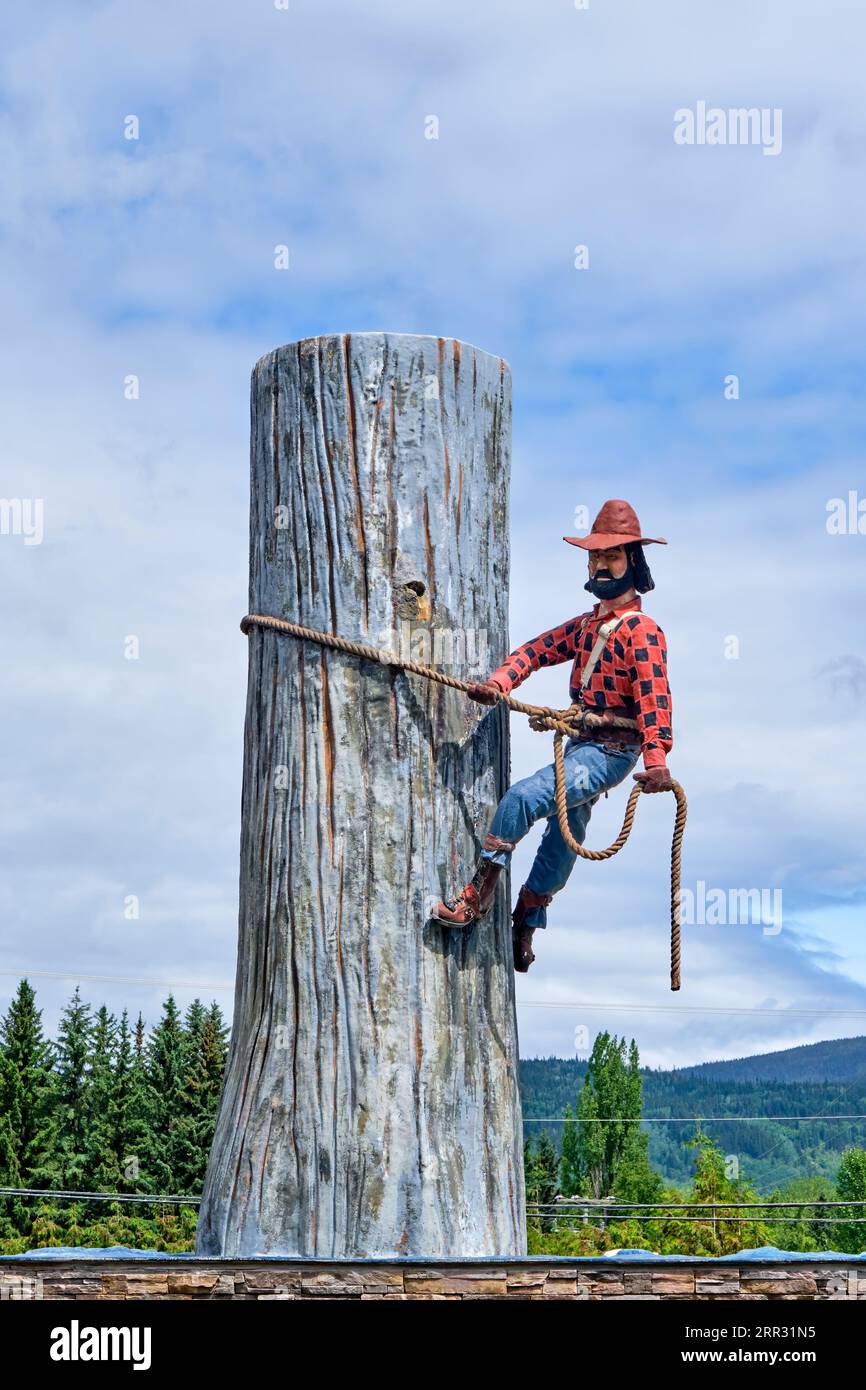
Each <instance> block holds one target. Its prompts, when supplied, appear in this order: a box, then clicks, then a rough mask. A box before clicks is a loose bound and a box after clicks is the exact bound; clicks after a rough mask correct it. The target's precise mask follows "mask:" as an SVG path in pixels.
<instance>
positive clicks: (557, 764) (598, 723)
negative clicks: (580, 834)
mask: <svg viewBox="0 0 866 1390" xmlns="http://www.w3.org/2000/svg"><path fill="white" fill-rule="evenodd" d="M253 627H260V628H266V629H268V630H269V631H271V632H277V633H281V634H285V635H286V636H289V637H297V638H299V639H300V640H301V641H303V642H316V643H318V644H319V645H320V646H322V647H331V648H333V649H334V650H335V651H340V652H348V653H349V654H350V655H351V656H357V657H361V658H362V659H363V660H365V661H376V662H379V664H380V665H382V666H394V667H397V668H398V669H399V670H401V671H409V672H410V673H411V674H412V675H415V676H423V677H424V679H425V680H429V681H434V682H435V683H436V684H437V685H445V686H448V688H449V689H450V690H461V691H463V692H464V693H465V692H466V691H468V690H470V689H471V688H472V687H473V686H474V685H477V684H478V682H477V681H466V680H460V679H459V678H458V677H457V676H447V675H446V674H445V672H444V671H440V670H438V668H437V667H435V666H427V665H425V664H424V662H421V661H404V660H403V659H402V658H401V657H398V656H395V655H394V654H393V653H392V652H386V651H383V650H381V649H380V648H379V647H372V646H369V645H368V644H367V643H366V642H353V641H351V640H350V639H349V638H348V637H338V636H337V635H336V634H335V633H333V632H319V631H318V630H317V629H316V628H312V627H303V626H302V625H301V624H300V623H292V622H289V621H288V619H286V618H274V617H271V616H270V615H268V614H264V613H247V615H246V617H244V618H242V619H241V632H243V633H244V634H245V635H249V632H250V629H251V628H253ZM496 703H497V704H503V705H505V706H506V707H507V708H508V709H511V710H514V711H515V712H516V713H517V714H526V715H528V716H529V727H530V728H531V729H534V730H535V731H536V732H538V733H549V732H552V733H553V765H554V773H555V792H554V795H555V799H556V815H557V819H558V821H559V828H560V830H561V832H562V838H563V840H564V841H565V843H566V844H567V845H568V848H569V849H570V850H571V851H572V853H574V854H577V855H579V857H580V858H581V859H592V860H601V859H611V858H612V857H613V855H615V854H619V852H620V850H621V849H622V847H623V845H624V844H625V843H626V841H627V839H628V837H629V835H630V834H631V828H632V824H633V822H634V817H635V811H636V810H637V803H638V798H639V797H640V794H641V788H640V786H639V785H637V786H635V787H634V788H633V789H632V792H631V795H630V796H629V799H628V804H627V805H626V808H625V816H624V817H623V822H622V828H621V830H620V832H619V834H618V835H617V837H616V839H615V840H614V841H613V843H612V844H610V845H608V847H607V849H584V848H583V845H580V844H578V842H577V840H575V838H574V836H573V835H572V833H571V829H570V827H569V824H568V807H567V805H566V786H565V754H564V751H563V747H562V739H563V735H565V734H568V735H577V734H578V733H581V732H584V731H586V730H587V729H588V730H598V732H599V733H600V734H603V732H604V730H605V729H610V728H616V729H637V727H638V725H637V720H636V719H627V718H625V717H624V716H621V715H609V714H608V715H599V714H595V713H593V711H592V710H588V709H585V708H584V706H583V705H578V704H573V705H570V706H569V707H568V709H552V708H550V706H548V705H529V704H526V703H525V702H524V701H523V700H515V698H514V696H513V695H506V694H505V693H504V692H503V693H501V694H500V695H499V696H498V698H497V700H496ZM671 790H672V791H673V794H674V796H675V797H676V803H677V809H676V817H675V820H674V833H673V841H672V843H671V989H672V990H678V989H679V988H680V881H681V873H682V845H683V834H684V832H685V828H686V816H687V814H688V803H687V801H686V794H685V792H684V791H683V789H682V787H681V786H680V784H679V782H676V781H672V785H671Z"/></svg>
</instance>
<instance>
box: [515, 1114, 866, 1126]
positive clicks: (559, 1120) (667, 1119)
mask: <svg viewBox="0 0 866 1390" xmlns="http://www.w3.org/2000/svg"><path fill="white" fill-rule="evenodd" d="M710 1120H715V1121H719V1122H721V1121H725V1122H726V1123H727V1122H729V1121H733V1120H792V1121H793V1120H796V1121H798V1122H799V1121H801V1120H866V1115H661V1116H649V1115H647V1116H641V1118H640V1119H632V1118H631V1117H628V1118H626V1117H625V1116H623V1115H614V1116H613V1118H612V1119H602V1118H599V1117H598V1116H597V1115H596V1116H592V1117H590V1118H588V1119H586V1120H583V1119H581V1118H580V1116H579V1115H572V1116H571V1118H570V1119H569V1118H567V1117H566V1116H564V1115H561V1116H559V1117H556V1118H548V1117H546V1116H540V1115H524V1116H523V1123H524V1124H536V1125H566V1124H574V1125H616V1124H632V1125H685V1124H696V1123H700V1124H706V1123H707V1122H708V1121H710Z"/></svg>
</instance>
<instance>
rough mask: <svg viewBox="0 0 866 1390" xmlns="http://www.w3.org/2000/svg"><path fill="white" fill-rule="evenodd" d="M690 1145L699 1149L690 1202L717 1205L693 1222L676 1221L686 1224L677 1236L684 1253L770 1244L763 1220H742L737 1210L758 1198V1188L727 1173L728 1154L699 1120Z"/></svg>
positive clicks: (723, 1252) (712, 1252)
mask: <svg viewBox="0 0 866 1390" xmlns="http://www.w3.org/2000/svg"><path fill="white" fill-rule="evenodd" d="M687 1146H688V1147H689V1148H694V1149H696V1150H697V1154H696V1158H695V1175H694V1179H693V1181H692V1190H691V1194H690V1197H689V1202H690V1203H693V1204H697V1205H703V1204H706V1203H714V1204H715V1205H714V1207H713V1208H712V1209H708V1210H707V1211H706V1212H702V1213H701V1215H700V1217H699V1219H697V1220H696V1221H694V1222H691V1221H690V1222H680V1223H676V1224H678V1225H680V1226H681V1227H682V1228H683V1229H682V1231H681V1232H680V1234H679V1237H678V1244H679V1249H680V1250H682V1251H683V1253H684V1254H695V1255H729V1254H736V1252H737V1251H738V1250H744V1249H755V1248H757V1247H759V1246H762V1245H766V1244H768V1239H767V1230H766V1227H765V1225H764V1222H763V1220H761V1219H758V1220H755V1221H743V1220H742V1214H741V1213H740V1212H738V1210H737V1207H738V1206H739V1205H740V1204H741V1203H744V1202H757V1201H758V1194H757V1192H755V1191H754V1189H753V1188H752V1187H751V1185H750V1184H749V1183H748V1182H747V1181H746V1179H745V1178H744V1177H738V1178H729V1177H728V1175H727V1173H726V1172H725V1163H726V1160H725V1155H724V1154H723V1153H722V1150H721V1149H720V1147H719V1145H718V1144H717V1143H716V1142H715V1141H714V1140H712V1139H710V1138H709V1136H708V1135H706V1134H704V1133H703V1131H702V1130H701V1126H700V1123H698V1126H697V1130H696V1132H695V1135H694V1137H693V1138H692V1139H689V1140H688V1141H687ZM683 1214H685V1213H683ZM738 1218H739V1219H738ZM669 1224H671V1225H672V1224H674V1223H669Z"/></svg>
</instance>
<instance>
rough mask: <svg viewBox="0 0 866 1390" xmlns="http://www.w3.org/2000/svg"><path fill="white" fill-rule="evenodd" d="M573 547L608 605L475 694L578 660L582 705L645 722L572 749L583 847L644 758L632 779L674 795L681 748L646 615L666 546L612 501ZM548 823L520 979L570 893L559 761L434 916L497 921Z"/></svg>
mask: <svg viewBox="0 0 866 1390" xmlns="http://www.w3.org/2000/svg"><path fill="white" fill-rule="evenodd" d="M563 540H566V541H568V543H569V544H570V545H577V546H580V548H581V549H582V550H586V551H588V570H589V578H588V580H587V582H586V584H585V585H584V588H586V589H588V590H589V592H590V593H591V594H593V595H594V597H595V598H596V599H597V600H598V602H597V603H596V604H595V606H594V608H592V609H591V610H590V612H588V613H583V614H579V615H578V616H577V617H574V618H569V620H568V621H567V622H565V623H562V624H561V625H560V626H559V627H554V628H551V629H550V630H549V631H547V632H542V633H541V634H540V635H539V636H538V637H534V638H533V639H532V640H531V641H530V642H525V643H524V644H523V645H522V646H520V647H517V648H516V649H515V650H514V651H513V652H512V653H511V655H510V656H509V657H507V659H506V660H505V661H504V662H503V664H502V665H501V666H500V667H499V668H498V669H497V670H496V671H494V672H493V673H492V675H490V676H488V678H487V679H486V680H485V681H481V682H479V683H478V684H476V685H475V686H473V688H472V689H471V690H470V692H469V694H470V696H471V698H472V699H474V700H477V701H479V702H480V703H481V704H495V703H496V701H497V699H498V698H499V696H500V694H506V695H507V694H508V693H509V691H511V690H513V689H515V687H516V686H518V685H520V684H521V682H522V681H525V680H526V678H527V676H529V675H531V674H532V672H533V671H537V670H538V668H539V667H541V666H558V665H559V664H560V663H561V662H563V661H571V662H572V668H571V676H570V682H569V694H570V696H571V700H572V703H576V704H579V705H581V706H583V707H584V708H585V709H587V710H589V711H592V712H593V713H596V714H599V715H601V716H602V717H603V718H604V717H605V716H607V717H608V718H613V717H617V716H618V717H624V718H627V719H632V720H634V721H636V724H637V727H636V728H635V729H628V728H622V727H618V726H615V725H613V724H610V725H609V726H608V727H604V725H603V724H602V725H601V726H599V725H598V724H595V725H594V726H592V727H589V726H585V728H584V729H581V730H580V732H579V733H577V734H576V735H572V736H569V737H568V738H567V739H566V740H565V743H564V761H565V780H566V805H567V807H568V824H569V828H570V830H571V833H572V835H573V836H574V838H575V840H576V841H577V842H578V844H583V841H584V838H585V836H586V828H587V824H588V822H589V818H590V815H591V813H592V808H593V806H594V805H595V803H596V802H597V801H598V799H599V797H600V796H601V795H602V793H603V792H606V791H608V790H609V789H610V788H611V787H616V786H618V785H619V783H620V782H622V781H623V780H624V779H625V778H626V777H627V776H628V774H629V773H630V772H632V771H633V769H634V767H635V765H636V763H637V761H638V758H639V757H640V755H641V753H642V754H643V763H644V771H643V772H637V773H634V778H635V781H637V782H639V783H640V784H641V787H642V789H643V791H645V792H664V791H670V790H671V776H670V773H669V772H668V769H667V765H666V761H665V757H666V754H667V753H669V752H670V750H671V745H672V734H671V695H670V689H669V687H668V679H667V649H666V644H665V636H664V633H663V632H662V630H661V628H660V627H659V625H658V623H656V622H654V621H653V619H652V618H650V617H649V616H648V615H647V614H646V613H645V612H644V611H643V609H642V607H641V599H640V597H639V595H640V594H645V593H647V592H648V591H649V590H650V589H653V588H654V587H655V585H654V584H653V580H652V575H651V574H650V571H649V566H648V565H647V562H646V557H645V554H644V546H647V545H666V544H667V541H665V540H664V539H662V538H661V537H650V536H642V535H641V529H640V522H639V521H638V518H637V514H636V513H635V511H634V509H633V508H632V507H631V506H630V505H629V503H628V502H623V501H620V500H613V501H609V502H605V504H604V506H603V507H602V509H601V511H600V512H599V514H598V516H597V517H596V518H595V521H594V522H593V525H592V531H591V533H590V534H589V535H588V536H564V537H563ZM542 818H545V819H546V821H547V825H546V827H545V830H544V834H543V835H542V838H541V843H540V845H539V847H538V852H537V854H536V856H535V860H534V862H533V865H532V868H531V869H530V871H529V875H528V877H527V879H526V882H525V883H524V884H523V886H522V887H521V889H520V892H519V894H518V898H517V904H516V906H515V908H514V912H513V913H512V933H511V935H512V943H513V948H514V968H515V970H518V971H520V972H521V973H523V972H525V971H527V970H528V969H529V967H530V965H531V964H532V962H533V961H534V960H535V955H534V953H533V950H532V935H533V932H534V931H535V930H536V928H538V927H546V926H547V907H548V905H549V903H550V901H551V899H552V898H553V895H554V893H558V892H559V891H560V889H561V888H564V887H565V884H566V882H567V881H568V877H569V875H570V873H571V871H572V869H573V867H574V862H575V859H576V858H577V856H576V854H575V853H574V852H573V851H572V850H570V849H569V848H568V846H567V845H566V843H565V841H564V840H563V838H562V832H561V830H560V828H559V821H558V819H557V815H556V802H555V799H554V766H553V764H552V763H550V764H549V765H548V766H547V767H543V768H540V769H539V771H538V772H535V773H533V774H532V776H530V777H525V778H523V779H522V781H519V782H515V783H514V784H513V785H512V786H511V787H509V789H508V791H507V792H506V793H505V795H504V796H503V798H502V800H501V801H500V803H499V805H498V806H497V808H496V813H495V815H494V817H493V821H492V824H491V827H490V832H489V833H488V834H487V835H486V836H485V839H484V844H483V847H482V849H481V853H480V856H479V859H478V863H477V866H476V868H475V872H474V873H473V875H472V878H471V879H470V881H469V882H468V883H467V884H466V885H465V887H463V888H462V889H461V890H460V892H459V893H458V894H457V896H456V897H454V898H447V899H443V900H441V901H440V902H439V903H438V904H437V906H436V908H435V910H434V913H433V917H434V918H435V919H436V920H438V921H440V922H442V923H444V924H446V925H447V926H450V927H456V928H465V927H468V926H471V924H472V923H473V922H475V921H477V920H478V918H480V917H483V916H484V915H485V914H486V913H487V912H489V910H490V908H491V907H492V905H493V900H494V896H495V893H496V884H497V880H498V878H499V874H500V873H501V871H502V869H503V867H504V866H505V865H506V864H508V863H509V862H510V859H511V853H512V851H513V850H514V848H515V845H516V844H517V842H518V841H519V840H521V839H522V838H523V836H524V835H525V834H526V833H527V831H528V830H529V828H530V826H532V825H533V824H534V823H535V821H537V820H540V819H542Z"/></svg>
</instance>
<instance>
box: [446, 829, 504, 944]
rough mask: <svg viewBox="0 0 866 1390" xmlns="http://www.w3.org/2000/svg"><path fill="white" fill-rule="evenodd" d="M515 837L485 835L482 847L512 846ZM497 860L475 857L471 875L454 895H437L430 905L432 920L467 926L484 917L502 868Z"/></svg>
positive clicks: (448, 924) (488, 909) (450, 924)
mask: <svg viewBox="0 0 866 1390" xmlns="http://www.w3.org/2000/svg"><path fill="white" fill-rule="evenodd" d="M516 843H517V842H516V840H501V839H500V838H499V836H498V835H485V837H484V846H483V847H484V849H486V850H509V851H510V850H513V849H514V846H515V844H516ZM502 868H503V866H502V865H501V864H494V862H493V860H492V859H482V858H479V860H478V864H477V865H476V868H475V872H474V874H473V875H472V878H471V879H470V880H469V882H468V883H467V884H466V885H465V887H463V888H461V889H460V892H459V893H458V894H457V896H456V897H455V898H441V899H440V900H439V902H438V903H437V904H436V907H435V908H434V909H433V912H432V914H431V915H432V917H433V920H434V921H437V922H441V923H442V924H443V926H446V927H471V925H472V923H473V922H477V921H478V919H479V918H480V917H484V916H486V915H487V913H488V912H489V911H490V909H491V907H492V906H493V900H494V898H495V896H496V885H497V883H498V881H499V875H500V873H501V872H502Z"/></svg>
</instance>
